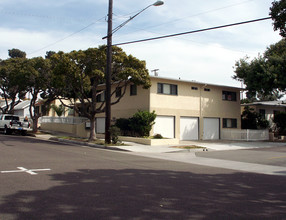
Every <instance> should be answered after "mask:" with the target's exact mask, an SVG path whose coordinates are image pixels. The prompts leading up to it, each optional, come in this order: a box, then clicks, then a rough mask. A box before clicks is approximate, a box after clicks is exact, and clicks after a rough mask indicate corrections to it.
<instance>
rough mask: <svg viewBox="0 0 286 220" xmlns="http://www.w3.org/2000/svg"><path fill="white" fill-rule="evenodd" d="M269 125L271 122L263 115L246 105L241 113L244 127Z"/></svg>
mask: <svg viewBox="0 0 286 220" xmlns="http://www.w3.org/2000/svg"><path fill="white" fill-rule="evenodd" d="M268 127H269V122H268V121H267V120H266V119H264V118H262V116H261V115H260V114H259V113H257V112H255V111H253V109H252V108H249V106H246V107H245V108H244V111H243V112H242V115H241V128H242V129H265V128H268Z"/></svg>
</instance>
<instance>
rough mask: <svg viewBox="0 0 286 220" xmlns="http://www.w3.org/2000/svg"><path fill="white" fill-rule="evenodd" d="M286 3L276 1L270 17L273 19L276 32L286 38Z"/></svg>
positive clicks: (273, 3)
mask: <svg viewBox="0 0 286 220" xmlns="http://www.w3.org/2000/svg"><path fill="white" fill-rule="evenodd" d="M285 9H286V1H285V0H280V1H274V2H272V7H271V8H270V16H271V17H272V20H273V21H274V22H273V26H274V30H275V31H277V30H279V31H280V35H281V36H282V37H286V10H285Z"/></svg>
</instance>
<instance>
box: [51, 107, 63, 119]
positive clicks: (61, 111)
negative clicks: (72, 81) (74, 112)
mask: <svg viewBox="0 0 286 220" xmlns="http://www.w3.org/2000/svg"><path fill="white" fill-rule="evenodd" d="M51 108H52V109H53V110H54V111H55V112H56V113H57V116H59V117H60V116H62V115H63V114H64V113H65V106H63V105H59V106H56V105H51Z"/></svg>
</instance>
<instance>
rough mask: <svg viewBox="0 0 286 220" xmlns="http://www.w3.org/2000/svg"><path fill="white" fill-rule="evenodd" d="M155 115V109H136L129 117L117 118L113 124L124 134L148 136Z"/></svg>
mask: <svg viewBox="0 0 286 220" xmlns="http://www.w3.org/2000/svg"><path fill="white" fill-rule="evenodd" d="M156 117H157V115H156V114H155V111H153V112H148V111H138V112H136V113H135V114H134V115H133V116H132V117H131V118H129V119H124V118H120V119H117V120H116V123H115V125H116V126H117V127H119V128H120V130H121V132H122V133H123V134H124V135H127V134H130V135H133V136H139V137H146V136H149V133H150V131H151V129H152V126H153V125H154V124H155V119H156Z"/></svg>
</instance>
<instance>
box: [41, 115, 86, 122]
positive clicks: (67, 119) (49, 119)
mask: <svg viewBox="0 0 286 220" xmlns="http://www.w3.org/2000/svg"><path fill="white" fill-rule="evenodd" d="M86 121H88V119H87V118H83V117H49V116H43V117H41V118H39V123H59V124H82V123H84V122H86Z"/></svg>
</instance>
